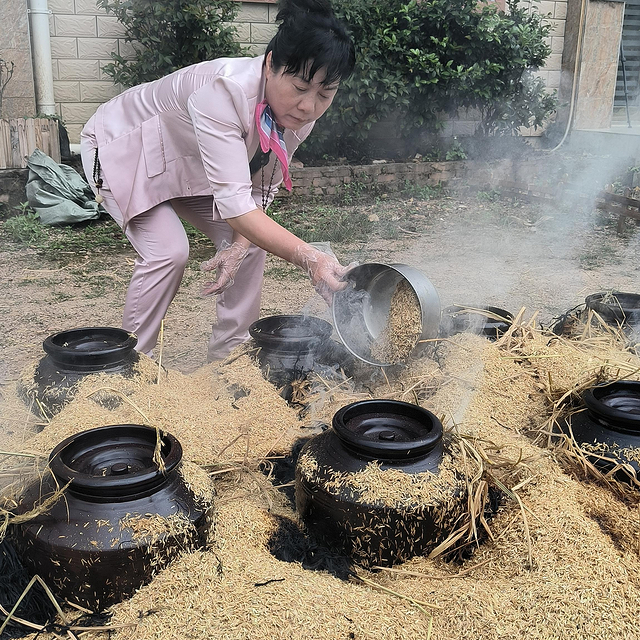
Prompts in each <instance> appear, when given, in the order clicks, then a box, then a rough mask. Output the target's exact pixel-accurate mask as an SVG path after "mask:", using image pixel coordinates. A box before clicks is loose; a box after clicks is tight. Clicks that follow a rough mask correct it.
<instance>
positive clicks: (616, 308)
mask: <svg viewBox="0 0 640 640" xmlns="http://www.w3.org/2000/svg"><path fill="white" fill-rule="evenodd" d="M585 306H586V308H587V309H592V310H593V311H595V312H596V313H597V314H598V315H599V316H600V317H601V318H602V319H603V320H604V321H605V322H607V323H608V324H612V325H622V324H628V325H631V326H636V325H638V324H640V295H639V294H637V293H624V292H622V291H607V292H600V293H593V294H591V295H590V296H587V297H586V298H585Z"/></svg>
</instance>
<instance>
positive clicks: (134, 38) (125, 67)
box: [97, 0, 243, 87]
mask: <svg viewBox="0 0 640 640" xmlns="http://www.w3.org/2000/svg"><path fill="white" fill-rule="evenodd" d="M97 4H98V6H99V7H101V8H103V9H105V10H106V11H107V13H110V14H113V15H114V16H115V17H116V18H117V19H118V21H119V22H120V23H121V24H122V25H124V27H125V31H126V37H125V38H124V39H125V40H126V41H127V42H131V43H132V44H133V47H134V49H135V50H136V57H135V59H134V60H126V59H125V58H123V57H122V56H121V55H118V54H117V53H112V54H111V57H112V58H113V60H114V61H113V62H112V63H110V64H108V65H106V66H104V67H103V71H104V72H105V73H106V74H107V75H108V76H109V77H111V78H113V81H114V82H117V83H120V84H122V85H124V86H125V87H132V86H134V85H137V84H140V83H142V82H149V81H150V80H156V79H157V78H161V77H162V76H164V75H166V74H168V73H171V72H172V71H175V70H176V69H181V68H182V67H187V66H189V65H191V64H195V63H196V62H203V61H204V60H213V59H215V58H222V57H233V56H238V55H241V54H242V52H243V50H242V47H241V46H240V45H239V44H238V43H237V42H236V39H235V38H236V28H235V27H234V26H233V25H231V24H230V23H231V21H232V20H233V19H234V18H235V16H236V15H237V13H238V9H239V3H238V2H235V1H234V0H189V1H187V2H185V1H184V0H156V1H155V2H154V1H153V0H97Z"/></svg>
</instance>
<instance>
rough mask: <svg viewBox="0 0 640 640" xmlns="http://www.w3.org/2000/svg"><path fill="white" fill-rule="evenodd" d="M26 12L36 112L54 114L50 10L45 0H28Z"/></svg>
mask: <svg viewBox="0 0 640 640" xmlns="http://www.w3.org/2000/svg"><path fill="white" fill-rule="evenodd" d="M28 13H29V15H30V18H31V20H30V25H31V59H32V61H33V82H34V84H35V89H36V112H37V113H38V114H45V115H55V113H56V102H55V99H54V96H53V66H52V63H51V40H50V39H49V15H50V14H51V12H50V11H49V7H48V6H47V0H29V9H28Z"/></svg>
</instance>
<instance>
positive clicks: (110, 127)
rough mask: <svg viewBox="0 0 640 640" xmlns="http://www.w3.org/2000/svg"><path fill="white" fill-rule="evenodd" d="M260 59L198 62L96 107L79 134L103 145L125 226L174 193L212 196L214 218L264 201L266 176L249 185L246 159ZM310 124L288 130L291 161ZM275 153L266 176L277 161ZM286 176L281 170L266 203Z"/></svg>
mask: <svg viewBox="0 0 640 640" xmlns="http://www.w3.org/2000/svg"><path fill="white" fill-rule="evenodd" d="M263 61H264V56H260V57H257V58H221V59H219V60H212V61H208V62H201V63H199V64H195V65H192V66H190V67H186V68H184V69H180V70H179V71H176V72H174V73H172V74H170V75H168V76H165V77H164V78H161V79H159V80H155V81H154V82H149V83H146V84H142V85H139V86H137V87H132V88H131V89H128V90H127V91H125V92H123V93H121V94H120V95H118V96H116V97H115V98H113V99H112V100H110V101H109V102H107V103H105V104H103V105H101V106H100V107H99V108H98V110H97V111H96V113H95V114H94V116H93V117H92V118H91V120H89V122H88V123H87V124H86V125H85V128H84V130H83V132H82V133H83V136H88V137H90V138H92V139H93V142H94V144H95V145H96V146H97V148H98V157H99V159H100V164H101V169H102V172H103V175H104V176H105V178H106V181H107V183H108V185H109V188H110V189H111V192H112V193H113V196H114V198H115V200H116V202H117V203H118V206H119V207H120V210H121V211H122V213H123V215H124V223H125V225H126V224H127V222H128V221H129V220H130V219H131V218H132V217H134V216H135V215H137V214H139V213H142V212H143V211H146V210H148V209H150V208H151V207H153V206H155V205H157V204H159V203H160V202H164V201H166V200H170V199H172V198H180V197H187V196H200V195H213V196H214V207H213V216H214V218H233V217H235V216H239V215H242V214H243V213H247V212H248V211H251V210H253V209H255V208H257V206H261V203H262V191H261V176H260V173H258V174H257V176H255V177H254V180H253V183H252V181H251V176H250V174H249V161H250V160H251V158H252V157H253V154H254V153H255V151H256V149H257V148H258V133H257V130H256V125H255V109H256V105H257V104H258V103H259V102H261V101H262V100H263V99H264V82H265V79H264V74H263V72H262V65H263ZM313 124H314V123H312V124H309V125H306V126H304V127H303V128H301V129H300V130H298V131H290V130H286V131H285V133H284V139H285V142H286V145H287V153H288V155H289V160H291V156H292V155H293V153H294V151H295V150H296V149H297V147H298V146H299V144H300V143H301V142H302V141H303V140H304V139H305V138H306V137H307V136H308V135H309V133H311V130H312V128H313ZM271 156H272V157H271V158H270V162H269V164H268V165H267V166H266V167H265V169H264V174H265V180H268V177H270V176H271V171H272V167H273V163H274V162H276V159H275V154H273V153H272V154H271ZM281 181H282V172H281V171H280V169H279V168H277V169H276V173H275V176H274V185H273V187H272V189H271V195H270V198H269V201H270V200H271V199H272V198H273V195H274V194H275V192H276V191H277V186H278V185H279V184H280V182H281ZM265 188H266V185H265Z"/></svg>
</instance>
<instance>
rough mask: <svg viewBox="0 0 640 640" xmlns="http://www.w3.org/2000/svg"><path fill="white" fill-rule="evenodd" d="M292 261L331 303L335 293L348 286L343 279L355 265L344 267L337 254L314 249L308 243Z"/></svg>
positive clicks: (297, 252) (326, 300)
mask: <svg viewBox="0 0 640 640" xmlns="http://www.w3.org/2000/svg"><path fill="white" fill-rule="evenodd" d="M292 262H293V263H294V264H297V265H298V266H299V267H301V268H302V269H303V270H304V271H306V273H307V275H308V276H309V278H310V279H311V284H312V285H313V287H314V289H315V290H316V291H317V292H318V293H319V294H320V295H321V296H322V297H323V298H324V300H325V302H326V303H327V304H328V305H331V301H332V300H333V294H334V292H336V291H340V290H342V289H344V288H345V287H346V286H347V283H346V282H345V281H344V280H343V278H344V276H345V274H346V273H347V271H349V269H351V268H352V267H353V266H354V265H353V264H350V265H349V266H347V267H343V266H342V265H341V264H340V263H339V262H338V260H337V259H336V258H335V256H332V255H329V254H327V253H324V252H323V251H319V250H318V249H314V248H313V247H311V246H309V245H308V244H303V245H300V246H299V247H298V248H297V249H296V250H295V253H294V255H293V260H292Z"/></svg>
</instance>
